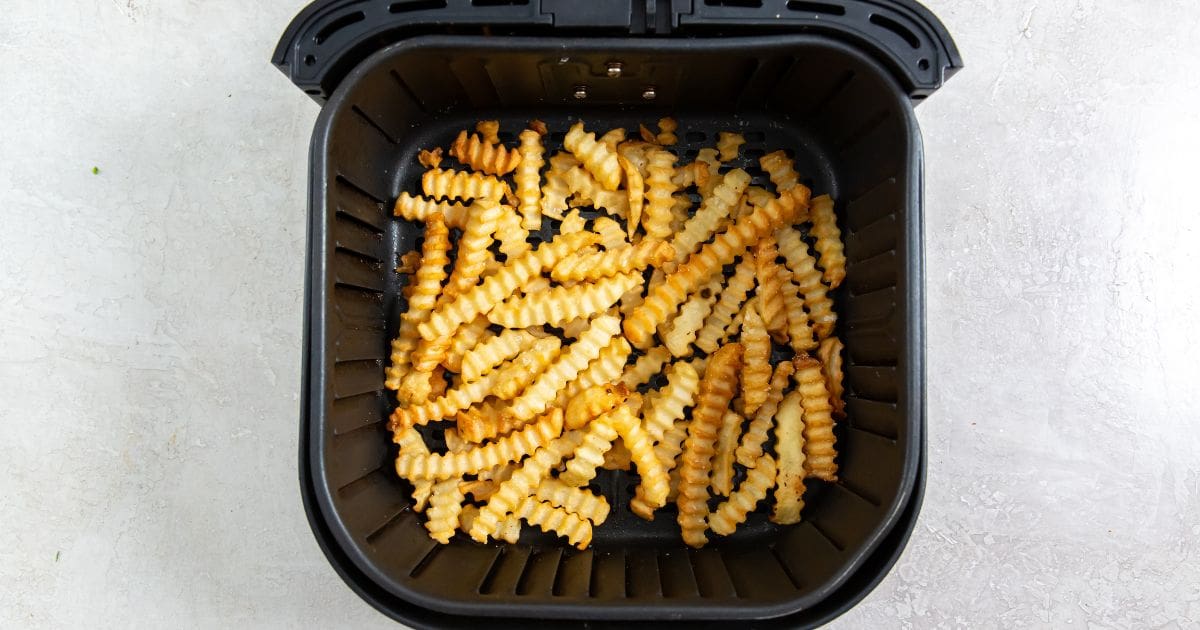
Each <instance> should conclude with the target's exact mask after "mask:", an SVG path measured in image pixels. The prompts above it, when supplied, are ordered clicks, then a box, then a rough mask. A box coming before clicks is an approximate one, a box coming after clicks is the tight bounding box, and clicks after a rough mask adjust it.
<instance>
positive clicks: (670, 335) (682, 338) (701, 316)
mask: <svg viewBox="0 0 1200 630" xmlns="http://www.w3.org/2000/svg"><path fill="white" fill-rule="evenodd" d="M720 290H721V278H720V277H717V278H716V279H714V280H711V281H709V283H708V284H706V285H704V286H703V287H701V288H700V290H699V291H697V292H695V293H693V294H692V296H691V297H690V298H688V299H687V301H686V302H684V303H683V306H681V307H679V314H678V315H676V316H675V319H673V320H671V321H670V322H669V323H667V324H664V325H663V326H660V327H659V338H660V339H662V342H663V345H664V346H666V347H667V349H668V350H670V351H671V354H672V355H674V356H676V357H686V356H690V355H691V354H692V342H694V341H696V333H698V332H700V327H701V326H703V325H704V320H705V318H707V317H708V315H709V313H711V312H712V307H713V304H714V303H715V302H716V301H717V292H718V291H720Z"/></svg>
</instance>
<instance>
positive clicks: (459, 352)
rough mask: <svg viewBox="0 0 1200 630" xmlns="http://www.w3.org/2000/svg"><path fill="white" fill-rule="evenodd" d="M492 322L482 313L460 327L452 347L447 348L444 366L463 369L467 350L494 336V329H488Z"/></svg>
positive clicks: (448, 368)
mask: <svg viewBox="0 0 1200 630" xmlns="http://www.w3.org/2000/svg"><path fill="white" fill-rule="evenodd" d="M490 325H491V322H489V321H488V319H487V318H486V317H484V316H483V315H480V316H478V317H476V318H475V319H473V320H471V322H470V323H469V324H467V325H465V326H462V327H461V328H459V329H458V332H456V333H455V334H454V338H453V339H451V340H450V348H449V349H447V350H446V356H445V357H444V358H443V359H442V363H441V365H442V367H444V368H445V369H447V370H450V371H451V372H461V371H462V360H463V357H464V356H466V354H467V352H468V351H470V350H471V349H472V348H474V347H475V346H477V345H479V343H480V342H481V341H483V340H484V339H487V338H489V337H491V336H493V334H492V331H490V330H488V326H490Z"/></svg>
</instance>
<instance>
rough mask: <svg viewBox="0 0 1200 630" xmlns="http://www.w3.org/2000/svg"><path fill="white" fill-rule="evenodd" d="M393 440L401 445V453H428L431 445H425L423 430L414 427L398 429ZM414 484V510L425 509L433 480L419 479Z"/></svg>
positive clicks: (420, 510)
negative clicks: (422, 435)
mask: <svg viewBox="0 0 1200 630" xmlns="http://www.w3.org/2000/svg"><path fill="white" fill-rule="evenodd" d="M392 441H393V442H395V443H396V444H397V445H399V447H400V454H401V455H428V454H429V447H428V446H426V445H425V438H423V437H421V432H420V431H417V430H416V429H415V428H413V427H408V428H406V429H401V430H399V431H396V432H395V434H394V435H393V437H392ZM412 484H413V511H414V512H423V511H425V504H426V503H427V502H428V501H429V495H430V494H432V493H433V481H432V480H429V479H424V480H418V481H414V482H412Z"/></svg>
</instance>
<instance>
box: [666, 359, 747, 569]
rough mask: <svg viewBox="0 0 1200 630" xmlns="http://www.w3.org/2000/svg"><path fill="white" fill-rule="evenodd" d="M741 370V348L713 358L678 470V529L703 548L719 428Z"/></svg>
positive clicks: (702, 382) (703, 382)
mask: <svg viewBox="0 0 1200 630" xmlns="http://www.w3.org/2000/svg"><path fill="white" fill-rule="evenodd" d="M741 367H742V346H741V345H740V344H736V343H731V344H727V345H725V346H723V347H721V348H720V349H719V350H717V352H716V353H715V354H714V355H713V356H712V358H711V359H710V360H709V363H708V369H706V370H705V371H704V377H703V378H702V379H701V380H700V394H699V396H698V397H697V400H696V407H695V408H694V409H693V410H692V422H691V424H690V425H688V436H687V440H686V441H685V443H684V447H683V455H682V460H681V465H680V470H679V497H678V499H677V501H676V503H677V505H678V506H679V517H678V522H679V528H680V531H681V533H682V535H683V542H685V543H687V544H688V545H689V546H691V547H700V546H703V545H704V544H705V543H706V542H708V537H707V536H705V535H704V531H705V529H707V520H706V519H707V516H708V505H707V501H708V473H709V471H710V470H711V469H712V458H713V454H714V450H713V447H714V444H715V442H716V439H717V429H718V428H719V426H720V423H721V419H722V417H723V416H724V414H725V410H726V409H728V407H729V401H731V400H733V394H734V392H735V391H736V389H737V383H738V372H739V371H740V370H741Z"/></svg>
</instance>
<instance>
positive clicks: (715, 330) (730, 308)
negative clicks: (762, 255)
mask: <svg viewBox="0 0 1200 630" xmlns="http://www.w3.org/2000/svg"><path fill="white" fill-rule="evenodd" d="M756 269H757V266H756V264H755V261H754V256H753V255H752V254H747V255H745V256H742V260H741V262H739V263H738V264H737V267H735V268H734V271H733V275H732V276H730V277H729V279H728V280H727V281H726V282H725V288H724V290H722V291H721V296H720V297H719V298H717V303H716V304H714V305H713V309H712V312H711V313H709V315H708V318H707V319H705V320H704V326H703V327H701V328H700V332H699V333H698V334H697V335H696V347H697V348H700V349H701V350H703V351H705V352H707V353H710V354H711V353H713V352H716V350H717V346H719V345H720V344H721V342H722V341H724V339H725V330H726V329H727V328H729V325H730V323H732V322H733V317H734V315H735V314H737V313H738V312H739V311H740V310H741V309H742V304H745V302H746V295H747V294H748V293H749V292H750V289H753V288H754V272H755V270H756ZM739 328H740V327H739Z"/></svg>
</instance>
